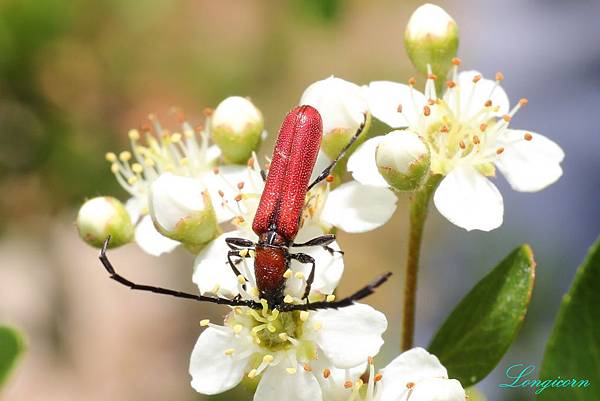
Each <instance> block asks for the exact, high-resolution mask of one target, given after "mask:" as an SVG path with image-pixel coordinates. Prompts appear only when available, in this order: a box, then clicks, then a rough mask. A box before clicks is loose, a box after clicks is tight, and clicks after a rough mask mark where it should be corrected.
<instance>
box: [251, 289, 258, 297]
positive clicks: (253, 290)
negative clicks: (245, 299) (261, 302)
mask: <svg viewBox="0 0 600 401" xmlns="http://www.w3.org/2000/svg"><path fill="white" fill-rule="evenodd" d="M250 295H252V296H253V297H258V296H259V295H260V292H258V288H256V287H252V289H251V290H250Z"/></svg>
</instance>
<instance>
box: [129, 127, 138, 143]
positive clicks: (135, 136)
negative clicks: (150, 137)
mask: <svg viewBox="0 0 600 401" xmlns="http://www.w3.org/2000/svg"><path fill="white" fill-rule="evenodd" d="M127 135H129V139H131V140H132V141H137V140H138V139H140V133H139V132H138V130H136V129H132V130H129V132H128V133H127Z"/></svg>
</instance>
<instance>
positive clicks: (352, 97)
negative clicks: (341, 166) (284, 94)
mask: <svg viewBox="0 0 600 401" xmlns="http://www.w3.org/2000/svg"><path fill="white" fill-rule="evenodd" d="M300 104H307V105H310V106H313V107H314V108H316V109H317V110H318V111H319V113H320V114H321V118H322V119H323V135H324V137H323V142H322V143H321V149H323V151H324V152H325V154H326V155H327V156H329V157H330V158H332V159H333V158H335V157H336V156H337V155H338V154H339V153H340V151H341V150H342V148H343V147H344V146H346V144H347V143H348V142H350V139H351V138H352V136H353V135H354V134H355V133H356V131H357V130H358V128H359V127H360V125H361V124H362V123H363V122H364V121H365V116H367V123H366V126H365V129H364V131H365V132H366V131H367V130H368V125H369V123H370V121H371V119H370V114H369V113H368V110H369V107H368V104H367V100H366V98H365V97H364V95H363V92H362V90H361V88H360V87H359V86H358V85H356V84H354V83H352V82H348V81H345V80H343V79H341V78H336V77H334V76H331V77H329V78H326V79H324V80H322V81H317V82H315V83H313V84H311V85H310V86H309V87H308V88H306V90H305V91H304V93H303V94H302V98H301V99H300ZM363 137H364V135H363Z"/></svg>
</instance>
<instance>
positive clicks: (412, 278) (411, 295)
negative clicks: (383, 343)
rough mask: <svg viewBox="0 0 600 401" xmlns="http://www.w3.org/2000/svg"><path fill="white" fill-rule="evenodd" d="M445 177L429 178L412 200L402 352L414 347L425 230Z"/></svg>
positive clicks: (405, 282)
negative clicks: (437, 191) (430, 203)
mask: <svg viewBox="0 0 600 401" xmlns="http://www.w3.org/2000/svg"><path fill="white" fill-rule="evenodd" d="M442 178H443V176H442V175H440V174H435V175H432V176H430V177H429V179H428V180H427V182H426V183H425V185H423V187H422V188H421V189H420V190H418V191H416V192H415V193H414V195H413V197H412V199H411V200H410V218H409V219H410V221H409V225H410V226H409V233H408V256H407V259H406V271H405V277H404V307H403V315H402V339H401V345H400V347H401V350H402V351H403V352H404V351H407V350H409V349H411V348H412V347H413V339H414V333H415V311H416V301H417V277H418V274H419V256H420V253H421V243H422V241H423V229H424V228H425V220H426V219H427V212H428V210H429V201H430V200H431V197H432V195H433V193H434V192H435V189H436V188H437V186H438V184H439V183H440V181H441V180H442Z"/></svg>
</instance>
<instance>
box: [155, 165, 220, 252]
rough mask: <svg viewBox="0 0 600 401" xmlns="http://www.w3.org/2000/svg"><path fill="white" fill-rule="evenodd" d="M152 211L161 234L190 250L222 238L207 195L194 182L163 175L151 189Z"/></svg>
mask: <svg viewBox="0 0 600 401" xmlns="http://www.w3.org/2000/svg"><path fill="white" fill-rule="evenodd" d="M149 209H150V215H151V217H152V221H153V222H154V227H156V230H157V231H158V232H159V233H161V234H162V235H164V236H165V237H168V238H171V239H174V240H176V241H179V242H182V243H184V244H186V245H188V246H190V247H198V246H201V245H203V244H206V243H207V242H209V241H210V240H212V239H213V238H215V237H216V236H217V235H218V234H219V227H218V225H217V217H216V215H215V211H214V209H213V207H212V203H211V200H210V196H209V195H208V191H206V190H204V189H203V187H202V184H201V182H199V181H198V180H196V179H194V178H189V177H181V176H176V175H174V174H171V173H165V174H162V175H161V176H160V177H158V178H157V179H156V181H154V183H153V184H152V186H151V187H150V194H149Z"/></svg>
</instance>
